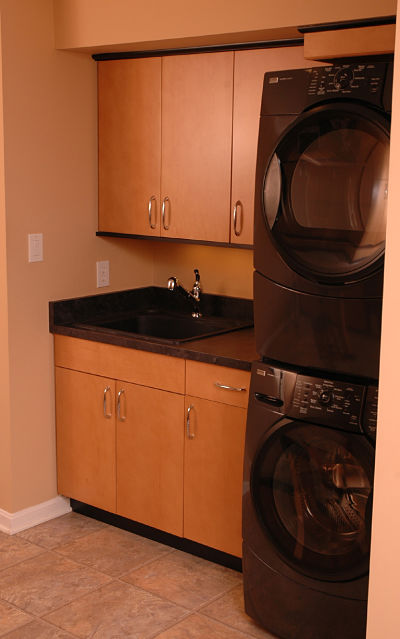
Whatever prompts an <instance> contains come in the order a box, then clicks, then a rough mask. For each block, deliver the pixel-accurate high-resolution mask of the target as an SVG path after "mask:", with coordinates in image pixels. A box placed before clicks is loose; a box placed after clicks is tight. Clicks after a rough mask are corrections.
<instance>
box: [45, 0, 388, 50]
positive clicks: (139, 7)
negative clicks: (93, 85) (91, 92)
mask: <svg viewBox="0 0 400 639" xmlns="http://www.w3.org/2000/svg"><path fill="white" fill-rule="evenodd" d="M55 12H56V13H55V15H56V42H57V47H59V48H79V47H88V48H90V49H91V50H94V49H97V50H101V49H103V48H104V47H105V46H107V45H108V46H110V45H111V46H112V48H114V49H118V48H119V49H125V50H126V49H129V48H134V49H141V48H144V49H147V48H152V47H154V48H158V47H160V46H172V47H175V46H189V45H195V44H203V43H205V42H206V43H208V44H212V43H218V42H219V43H220V42H232V41H233V42H234V41H242V42H243V41H244V42H246V41H249V40H257V39H265V38H266V39H269V38H271V37H276V36H277V35H279V37H285V36H286V37H293V35H298V34H297V31H296V29H294V28H293V27H296V26H298V25H305V24H312V23H320V22H332V21H336V20H352V19H356V18H367V17H371V16H377V15H378V16H384V15H394V14H395V13H396V0H380V2H378V1H377V0H351V1H350V2H349V0H335V2H332V1H328V0H307V2H304V0H281V1H280V2H273V3H271V2H268V1H267V2H266V1H265V0H251V1H248V2H243V0H229V2H228V0H202V1H201V2H193V1H192V2H190V1H189V2H188V1H187V0H168V2H160V0H112V2H111V1H110V0H55ZM276 29H278V32H277V33H274V30H276ZM121 45H122V46H121Z"/></svg>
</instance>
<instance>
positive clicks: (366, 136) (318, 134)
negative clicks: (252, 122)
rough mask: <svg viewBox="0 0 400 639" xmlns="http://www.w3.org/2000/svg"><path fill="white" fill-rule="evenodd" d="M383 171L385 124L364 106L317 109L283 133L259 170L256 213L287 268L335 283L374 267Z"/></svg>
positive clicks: (382, 211) (381, 234)
mask: <svg viewBox="0 0 400 639" xmlns="http://www.w3.org/2000/svg"><path fill="white" fill-rule="evenodd" d="M388 166H389V128H388V123H387V122H386V120H385V119H384V118H383V117H381V116H380V115H379V114H376V113H375V112H373V111H372V110H370V109H368V108H366V107H361V106H359V107H357V108H355V107H354V106H353V105H351V104H347V105H343V104H340V105H338V104H335V105H328V106H321V107H318V108H316V109H314V110H312V111H310V112H308V113H307V114H304V115H303V116H301V117H300V118H299V119H298V120H297V121H296V123H295V124H294V125H293V126H292V127H291V128H290V130H288V131H286V132H285V134H284V135H283V137H282V139H281V141H280V143H279V144H278V146H277V148H276V150H275V153H274V154H273V156H272V158H271V160H270V162H269V165H268V167H267V171H266V174H265V179H264V190H263V209H264V215H265V220H266V223H267V226H268V227H269V229H270V231H271V233H272V236H273V238H274V240H275V243H276V246H277V248H278V250H279V251H280V253H281V255H282V257H283V258H284V259H285V261H286V262H287V263H288V264H289V265H290V266H291V267H292V268H293V269H294V270H296V271H298V272H299V273H300V274H302V275H304V276H305V277H307V278H309V279H312V280H318V281H321V282H326V283H329V282H331V283H337V282H344V281H355V280H358V279H362V278H364V277H366V276H368V275H369V274H370V273H371V271H374V270H376V269H377V268H378V267H379V266H380V265H381V264H382V259H383V254H384V248H385V234H386V205H387V192H388Z"/></svg>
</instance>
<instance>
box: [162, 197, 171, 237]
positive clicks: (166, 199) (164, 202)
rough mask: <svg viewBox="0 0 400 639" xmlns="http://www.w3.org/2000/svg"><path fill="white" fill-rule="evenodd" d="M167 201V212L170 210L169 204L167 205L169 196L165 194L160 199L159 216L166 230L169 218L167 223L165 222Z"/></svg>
mask: <svg viewBox="0 0 400 639" xmlns="http://www.w3.org/2000/svg"><path fill="white" fill-rule="evenodd" d="M167 202H168V213H169V212H170V210H169V206H170V205H169V197H168V196H165V198H164V199H163V201H162V207H161V218H162V225H163V229H164V231H168V229H169V220H168V224H167V223H166V217H167V216H166V205H167ZM168 218H169V215H168Z"/></svg>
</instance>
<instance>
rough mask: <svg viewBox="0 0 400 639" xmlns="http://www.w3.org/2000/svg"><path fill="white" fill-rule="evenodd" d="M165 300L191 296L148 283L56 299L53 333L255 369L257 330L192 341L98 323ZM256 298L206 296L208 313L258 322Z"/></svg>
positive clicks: (175, 304) (184, 304)
mask: <svg viewBox="0 0 400 639" xmlns="http://www.w3.org/2000/svg"><path fill="white" fill-rule="evenodd" d="M160 299H162V302H163V307H165V306H169V307H170V308H171V305H172V306H173V308H174V309H176V308H177V307H178V308H179V309H180V310H181V309H184V310H187V301H186V300H179V299H178V301H177V298H176V297H173V296H172V294H171V293H170V292H168V291H166V290H165V289H161V288H157V287H146V288H141V289H132V290H130V291H121V292H117V293H106V294H103V295H94V296H90V297H81V298H74V299H70V300H60V301H56V302H50V304H49V314H50V332H52V333H56V334H59V335H68V336H70V337H78V338H80V339H87V340H92V341H96V342H104V343H106V344H114V345H116V346H123V347H125V348H135V349H139V350H144V351H150V352H153V353H161V354H164V355H170V356H172V357H181V358H184V359H192V360H196V361H199V362H206V363H209V364H218V365H220V366H230V367H232V368H238V369H242V370H248V371H250V369H251V363H252V362H253V361H254V360H256V359H259V358H258V355H257V353H256V349H255V340H254V329H253V328H241V329H239V330H234V331H231V332H229V333H224V334H221V335H214V336H212V337H205V338H201V339H195V340H191V341H186V342H183V343H179V344H176V343H166V342H161V341H158V340H154V341H152V339H151V338H149V337H146V338H141V337H138V336H135V335H132V334H129V333H121V332H120V331H115V330H111V329H105V328H100V327H96V325H95V323H96V321H98V319H100V318H101V319H104V318H110V317H112V316H114V315H115V314H118V313H121V312H126V311H127V309H128V308H129V309H130V310H132V308H134V309H135V310H142V309H144V308H148V307H149V306H151V305H154V304H155V303H156V302H155V300H157V303H158V302H159V301H160ZM252 306H253V305H252V301H251V300H243V299H240V298H233V297H224V296H218V295H203V296H202V309H201V310H202V312H206V313H209V314H215V315H219V316H225V317H228V316H229V315H231V316H234V317H235V318H240V319H243V320H248V322H249V323H251V322H252V311H253V308H252Z"/></svg>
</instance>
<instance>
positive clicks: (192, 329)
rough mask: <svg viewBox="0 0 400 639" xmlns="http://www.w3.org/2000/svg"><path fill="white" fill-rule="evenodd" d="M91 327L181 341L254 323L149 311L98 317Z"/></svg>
mask: <svg viewBox="0 0 400 639" xmlns="http://www.w3.org/2000/svg"><path fill="white" fill-rule="evenodd" d="M80 326H81V327H82V326H83V325H80ZM90 326H91V328H93V327H94V328H96V329H99V328H100V329H105V330H112V331H118V332H122V333H124V334H130V335H134V336H138V337H141V338H145V339H146V338H147V339H151V340H157V341H162V342H169V343H171V342H172V343H181V342H188V341H190V340H195V339H200V338H203V337H210V336H212V335H219V334H221V333H227V332H230V331H233V330H238V329H240V328H246V327H249V326H252V323H251V322H249V321H241V320H235V319H231V318H228V317H199V318H193V317H191V316H190V315H187V316H186V315H174V314H170V313H154V312H153V313H151V312H150V313H138V314H135V315H130V316H128V317H120V318H115V319H112V320H99V321H96V322H91V324H90ZM85 327H88V325H85Z"/></svg>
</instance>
